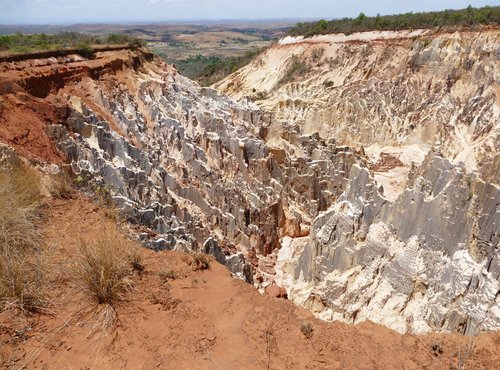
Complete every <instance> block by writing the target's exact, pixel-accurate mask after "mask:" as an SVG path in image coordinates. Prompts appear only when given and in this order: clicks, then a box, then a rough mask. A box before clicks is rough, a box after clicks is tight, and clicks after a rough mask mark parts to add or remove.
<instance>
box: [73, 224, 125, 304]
mask: <svg viewBox="0 0 500 370" xmlns="http://www.w3.org/2000/svg"><path fill="white" fill-rule="evenodd" d="M132 247H133V245H132V243H131V242H129V241H126V240H124V239H123V237H121V236H120V234H119V233H118V231H117V230H116V228H115V225H114V224H109V225H107V227H106V225H105V226H104V227H103V228H102V229H101V230H97V231H96V234H95V236H93V237H91V238H89V239H81V240H80V242H79V248H78V251H79V254H78V256H77V258H76V261H75V266H74V271H75V273H76V278H77V281H78V283H79V285H80V287H81V289H82V290H83V291H85V292H86V293H87V294H89V295H90V296H91V297H92V298H93V299H94V300H95V301H96V303H98V304H107V305H109V306H114V305H116V303H117V302H119V301H121V300H123V299H124V297H125V294H126V293H127V292H128V291H130V290H131V288H132V282H131V280H130V279H129V278H128V275H129V274H130V270H131V261H130V254H129V251H130V250H131V248H132Z"/></svg>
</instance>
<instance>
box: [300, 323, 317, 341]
mask: <svg viewBox="0 0 500 370" xmlns="http://www.w3.org/2000/svg"><path fill="white" fill-rule="evenodd" d="M300 331H301V332H302V334H304V337H306V338H307V339H311V338H312V336H313V333H314V327H313V326H312V324H311V323H310V322H309V321H304V322H303V323H302V324H301V325H300Z"/></svg>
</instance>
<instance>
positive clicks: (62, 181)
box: [48, 173, 75, 199]
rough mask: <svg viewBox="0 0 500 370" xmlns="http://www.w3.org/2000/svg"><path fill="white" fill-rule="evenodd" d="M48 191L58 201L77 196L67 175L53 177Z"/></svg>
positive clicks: (61, 174)
mask: <svg viewBox="0 0 500 370" xmlns="http://www.w3.org/2000/svg"><path fill="white" fill-rule="evenodd" d="M48 190H49V192H50V195H52V196H53V197H54V198H58V199H72V198H73V196H74V195H75V190H74V189H73V185H72V182H71V179H70V178H69V176H68V175H66V174H65V173H60V174H57V175H53V176H51V177H50V178H49V183H48Z"/></svg>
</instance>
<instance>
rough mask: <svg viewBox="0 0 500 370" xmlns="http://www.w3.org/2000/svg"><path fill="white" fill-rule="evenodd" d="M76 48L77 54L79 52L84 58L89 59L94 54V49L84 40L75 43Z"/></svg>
mask: <svg viewBox="0 0 500 370" xmlns="http://www.w3.org/2000/svg"><path fill="white" fill-rule="evenodd" d="M76 49H77V51H78V54H80V55H81V56H82V57H84V58H87V59H90V58H92V57H93V55H94V49H93V48H92V46H90V44H87V43H85V42H79V43H78V44H77V45H76Z"/></svg>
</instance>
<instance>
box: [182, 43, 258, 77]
mask: <svg viewBox="0 0 500 370" xmlns="http://www.w3.org/2000/svg"><path fill="white" fill-rule="evenodd" d="M263 50H264V49H254V50H249V51H247V52H246V53H245V55H243V56H239V57H223V56H217V55H212V56H203V55H196V56H192V57H189V58H188V59H185V60H181V61H175V66H176V68H177V70H178V71H179V72H180V73H181V74H182V75H184V76H186V77H189V78H190V79H192V80H196V81H198V83H199V84H200V85H202V86H210V85H212V84H214V83H216V82H217V81H219V80H222V79H223V78H224V77H226V76H228V75H230V74H231V73H233V72H235V71H237V70H238V69H240V68H241V67H243V66H245V65H247V64H248V63H250V62H251V61H252V60H253V59H254V58H255V57H256V56H257V55H259V54H260V53H261V52H262V51H263Z"/></svg>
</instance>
